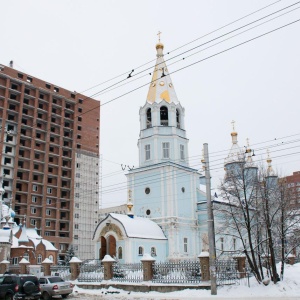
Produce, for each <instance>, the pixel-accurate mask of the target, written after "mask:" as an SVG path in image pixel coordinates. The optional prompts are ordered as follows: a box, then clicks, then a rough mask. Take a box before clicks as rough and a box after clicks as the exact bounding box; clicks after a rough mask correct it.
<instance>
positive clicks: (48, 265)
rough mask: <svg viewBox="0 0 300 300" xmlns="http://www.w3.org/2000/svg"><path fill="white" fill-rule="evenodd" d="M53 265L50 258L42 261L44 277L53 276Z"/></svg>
mask: <svg viewBox="0 0 300 300" xmlns="http://www.w3.org/2000/svg"><path fill="white" fill-rule="evenodd" d="M52 265H53V261H52V260H50V259H49V258H45V259H44V260H43V261H42V266H43V268H44V276H50V275H51V270H50V268H51V266H52Z"/></svg>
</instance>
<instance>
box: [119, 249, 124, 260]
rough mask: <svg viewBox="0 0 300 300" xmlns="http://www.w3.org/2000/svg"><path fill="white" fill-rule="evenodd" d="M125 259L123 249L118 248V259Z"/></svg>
mask: <svg viewBox="0 0 300 300" xmlns="http://www.w3.org/2000/svg"><path fill="white" fill-rule="evenodd" d="M122 258H123V251H122V247H119V248H118V259H122Z"/></svg>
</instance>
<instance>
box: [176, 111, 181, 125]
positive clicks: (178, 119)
mask: <svg viewBox="0 0 300 300" xmlns="http://www.w3.org/2000/svg"><path fill="white" fill-rule="evenodd" d="M176 123H177V128H180V113H179V110H178V109H176Z"/></svg>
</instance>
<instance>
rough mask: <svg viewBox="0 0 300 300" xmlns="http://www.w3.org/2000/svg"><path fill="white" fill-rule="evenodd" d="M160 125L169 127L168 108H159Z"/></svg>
mask: <svg viewBox="0 0 300 300" xmlns="http://www.w3.org/2000/svg"><path fill="white" fill-rule="evenodd" d="M160 125H162V126H169V116H168V108H167V107H165V106H162V107H161V108H160Z"/></svg>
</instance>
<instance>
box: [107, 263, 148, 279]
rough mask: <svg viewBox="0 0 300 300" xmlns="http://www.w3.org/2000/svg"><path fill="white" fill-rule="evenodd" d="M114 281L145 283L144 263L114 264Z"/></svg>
mask: <svg viewBox="0 0 300 300" xmlns="http://www.w3.org/2000/svg"><path fill="white" fill-rule="evenodd" d="M112 267H113V278H112V280H114V281H128V282H141V281H143V266H142V263H132V264H119V263H114V264H113V266H112Z"/></svg>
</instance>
